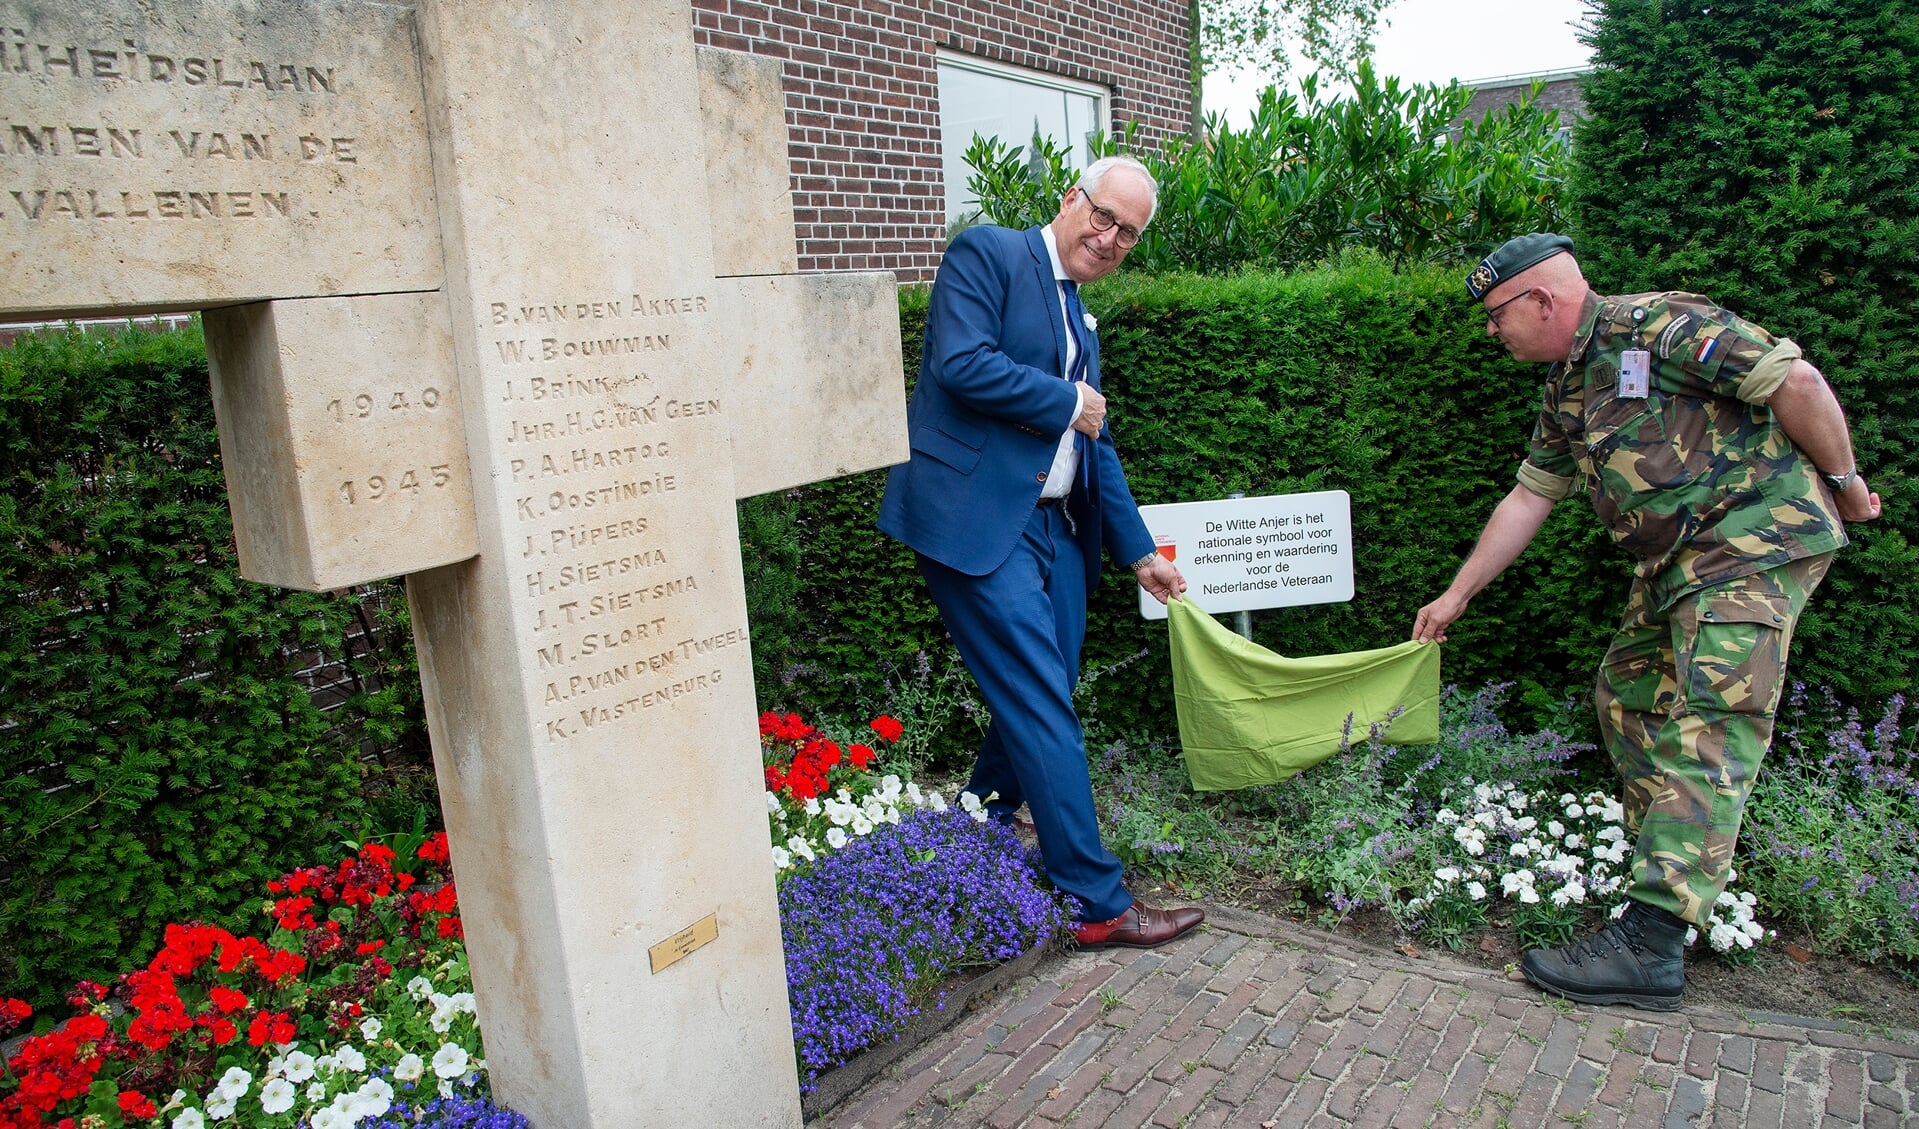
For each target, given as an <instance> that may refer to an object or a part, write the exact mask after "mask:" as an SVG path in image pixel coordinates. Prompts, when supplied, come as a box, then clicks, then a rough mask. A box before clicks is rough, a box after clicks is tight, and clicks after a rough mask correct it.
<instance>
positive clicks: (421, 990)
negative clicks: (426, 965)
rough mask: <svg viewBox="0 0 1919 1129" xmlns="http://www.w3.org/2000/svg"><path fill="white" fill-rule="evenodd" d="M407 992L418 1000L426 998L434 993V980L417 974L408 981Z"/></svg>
mask: <svg viewBox="0 0 1919 1129" xmlns="http://www.w3.org/2000/svg"><path fill="white" fill-rule="evenodd" d="M406 990H407V994H409V995H411V996H412V997H413V998H414V999H416V1000H424V999H426V998H427V997H428V996H430V995H432V994H433V981H431V980H428V979H427V978H426V977H424V976H415V977H414V978H413V979H411V980H409V981H407V982H406Z"/></svg>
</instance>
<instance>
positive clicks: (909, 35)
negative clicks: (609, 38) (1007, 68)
mask: <svg viewBox="0 0 1919 1129" xmlns="http://www.w3.org/2000/svg"><path fill="white" fill-rule="evenodd" d="M693 21H694V27H695V32H694V34H695V38H696V40H697V41H698V42H699V43H700V44H702V45H704V46H711V47H719V48H724V49H726V50H730V51H745V52H750V53H752V54H756V55H768V56H772V57H774V58H777V59H779V60H781V62H782V70H783V78H784V85H785V89H786V120H787V126H788V128H789V130H790V132H791V150H790V151H791V155H792V173H793V191H794V196H793V210H794V218H795V220H796V221H797V222H798V226H799V254H800V269H802V270H892V271H895V272H897V273H898V275H899V279H900V281H901V282H920V281H930V280H931V279H932V277H933V271H934V268H936V267H937V266H938V265H939V253H940V251H941V249H942V247H943V245H944V240H945V233H946V223H945V220H946V202H945V188H944V185H943V184H942V183H941V175H942V174H941V165H940V152H941V149H940V147H941V144H942V139H941V137H940V128H939V73H938V69H937V63H936V55H937V52H938V50H939V49H941V48H946V49H949V50H955V51H962V52H966V53H968V54H972V55H977V56H980V57H982V58H985V59H990V60H993V61H995V62H1000V63H1008V64H1012V65H1014V66H1020V67H1025V68H1028V69H1030V70H1036V71H1042V72H1045V73H1048V74H1053V75H1059V76H1062V77H1065V78H1072V79H1079V80H1081V81H1085V82H1093V83H1098V84H1100V85H1102V86H1104V87H1106V88H1107V89H1108V90H1109V91H1110V92H1111V99H1112V101H1111V107H1112V115H1111V117H1112V123H1113V127H1114V129H1115V130H1116V131H1117V130H1118V129H1120V128H1123V127H1124V125H1125V123H1127V122H1129V121H1136V122H1138V123H1139V124H1138V129H1139V135H1140V136H1141V137H1142V138H1144V139H1146V140H1147V141H1148V142H1149V143H1153V142H1158V141H1161V140H1164V139H1165V138H1167V137H1169V136H1179V135H1183V134H1184V133H1185V132H1186V129H1187V122H1188V119H1189V118H1190V116H1191V112H1192V107H1191V94H1190V91H1189V88H1188V84H1187V61H1186V60H1187V56H1186V2H1185V0H1135V2H1129V3H1118V2H1115V0H1091V2H1089V0H1063V2H1060V3H1053V2H1049V0H1014V2H1000V0H971V2H969V3H965V4H957V3H951V2H948V0H898V2H892V0H842V2H834V0H771V2H768V3H756V2H751V0H694V4H693ZM968 140H969V139H967V138H960V139H957V140H956V142H955V144H959V145H965V144H966V142H967V141H968Z"/></svg>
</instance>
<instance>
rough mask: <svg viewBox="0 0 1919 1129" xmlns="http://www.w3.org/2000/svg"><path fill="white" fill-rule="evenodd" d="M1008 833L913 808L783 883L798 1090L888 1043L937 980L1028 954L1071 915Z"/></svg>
mask: <svg viewBox="0 0 1919 1129" xmlns="http://www.w3.org/2000/svg"><path fill="white" fill-rule="evenodd" d="M1071 912H1072V910H1071V909H1070V908H1069V907H1068V906H1066V905H1064V904H1062V901H1061V899H1059V898H1056V897H1055V896H1054V895H1053V894H1052V893H1051V892H1050V890H1049V889H1048V887H1047V886H1046V884H1045V882H1044V881H1043V880H1042V879H1041V877H1040V875H1039V874H1038V872H1037V871H1036V870H1035V869H1034V867H1033V866H1032V865H1031V863H1030V862H1029V860H1028V856H1027V853H1026V852H1025V851H1023V850H1022V849H1021V847H1020V843H1019V840H1018V839H1017V838H1016V837H1015V836H1014V835H1013V833H1012V831H1011V830H1009V829H1007V828H1005V827H1002V826H1000V825H998V824H996V823H992V822H987V823H977V822H975V821H974V820H973V819H972V818H971V817H969V816H967V815H966V814H965V813H963V812H960V811H957V810H953V809H949V810H947V811H944V812H932V811H919V812H914V813H913V814H911V815H908V816H906V817H905V818H904V819H902V820H900V822H899V823H898V824H896V825H889V826H885V827H881V828H879V829H877V830H875V831H874V832H873V833H872V834H871V835H868V836H866V837H864V838H861V839H856V840H854V841H852V842H850V843H848V844H847V845H846V846H845V847H843V848H841V849H840V850H837V851H834V852H832V853H831V854H828V855H825V856H823V857H821V859H820V860H819V861H818V862H817V863H815V864H813V865H812V866H811V867H809V868H808V869H807V870H806V871H804V872H802V873H799V874H795V875H793V876H792V877H791V878H788V879H787V880H786V881H785V882H783V883H782V884H781V885H780V927H781V932H782V934H783V935H784V939H785V942H786V984H787V994H788V998H789V1001H790V1003H791V1005H792V1012H793V1040H794V1043H795V1050H796V1051H797V1052H798V1055H799V1062H800V1073H801V1080H800V1087H801V1089H802V1090H805V1091H810V1090H812V1089H813V1085H814V1080H815V1079H816V1078H817V1077H818V1076H819V1074H820V1073H821V1072H822V1071H824V1070H827V1069H828V1068H830V1067H833V1066H836V1065H838V1064H840V1063H842V1062H845V1061H847V1060H848V1059H850V1058H852V1057H853V1056H854V1055H856V1054H858V1053H859V1052H861V1051H863V1050H865V1049H866V1048H868V1047H871V1046H873V1045H875V1044H878V1043H882V1042H885V1041H886V1040H888V1039H891V1038H894V1037H896V1036H897V1035H898V1034H899V1032H900V1031H901V1030H902V1029H903V1028H904V1027H905V1025H906V1021H907V1020H909V1019H911V1018H912V1017H913V1016H915V1015H917V1014H919V1013H920V1011H922V1010H923V1009H924V1007H925V1006H926V1005H927V1004H929V1003H931V1004H932V1006H934V1007H938V1006H939V1005H938V1001H937V999H936V998H934V997H933V996H932V993H933V992H934V991H935V990H936V989H937V987H938V985H939V984H940V983H941V981H942V980H943V979H944V978H946V977H948V976H950V975H952V974H954V973H957V972H960V971H963V970H965V969H967V968H975V967H980V966H983V965H990V964H996V963H999V962H1001V961H1005V960H1010V959H1011V958H1013V957H1016V956H1019V955H1021V954H1023V953H1025V952H1026V951H1027V950H1029V949H1031V948H1033V947H1034V946H1035V945H1037V944H1039V943H1040V942H1041V941H1044V940H1045V939H1046V938H1048V937H1050V936H1051V935H1052V934H1053V933H1054V932H1056V931H1057V930H1059V929H1061V928H1062V927H1064V926H1065V924H1066V923H1067V921H1068V920H1070V917H1069V914H1070V913H1071Z"/></svg>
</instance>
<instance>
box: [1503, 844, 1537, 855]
mask: <svg viewBox="0 0 1919 1129" xmlns="http://www.w3.org/2000/svg"><path fill="white" fill-rule="evenodd" d="M1506 853H1507V854H1509V855H1511V856H1512V857H1513V858H1516V859H1523V858H1525V857H1526V856H1527V855H1529V854H1532V853H1533V845H1532V844H1531V843H1530V842H1527V841H1524V840H1521V841H1520V842H1517V843H1514V844H1513V845H1512V846H1510V847H1507V848H1506Z"/></svg>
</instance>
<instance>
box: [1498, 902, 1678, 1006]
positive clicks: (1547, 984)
mask: <svg viewBox="0 0 1919 1129" xmlns="http://www.w3.org/2000/svg"><path fill="white" fill-rule="evenodd" d="M1686 928H1687V926H1686V923H1685V921H1684V920H1682V919H1681V918H1678V917H1675V916H1674V915H1672V914H1670V913H1667V912H1666V911H1665V910H1663V909H1655V908H1654V907H1652V906H1649V905H1647V904H1646V903H1644V902H1636V901H1628V902H1627V903H1626V912H1625V913H1624V914H1622V915H1621V916H1620V918H1619V920H1617V921H1614V922H1612V923H1611V924H1609V925H1607V926H1606V927H1605V928H1604V929H1601V930H1600V931H1599V932H1598V933H1596V934H1594V935H1593V936H1591V937H1588V938H1586V939H1585V940H1583V941H1575V942H1574V943H1572V944H1570V945H1562V946H1560V947H1559V948H1556V949H1534V950H1533V951H1532V952H1529V953H1527V954H1526V956H1525V959H1524V960H1521V961H1520V962H1519V969H1520V971H1521V972H1524V973H1525V974H1526V979H1528V980H1530V981H1532V982H1533V983H1534V984H1537V985H1539V986H1540V987H1541V988H1543V989H1545V990H1546V991H1548V992H1551V993H1552V994H1554V995H1556V996H1564V997H1566V998H1567V999H1569V1000H1577V1001H1579V1002H1580V1003H1582V1004H1628V1005H1630V1006H1632V1007H1636V1008H1643V1009H1645V1010H1646V1011H1677V1010H1678V1009H1679V999H1680V996H1681V995H1682V994H1683V993H1684V992H1685V988H1686V956H1685V953H1686Z"/></svg>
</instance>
